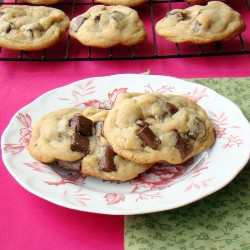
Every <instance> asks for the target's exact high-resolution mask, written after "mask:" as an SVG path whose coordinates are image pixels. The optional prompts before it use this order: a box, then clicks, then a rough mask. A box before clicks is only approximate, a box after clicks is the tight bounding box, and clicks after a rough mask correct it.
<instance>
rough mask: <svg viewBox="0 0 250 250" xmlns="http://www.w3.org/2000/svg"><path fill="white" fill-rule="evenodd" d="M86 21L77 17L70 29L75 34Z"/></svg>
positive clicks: (84, 18)
mask: <svg viewBox="0 0 250 250" xmlns="http://www.w3.org/2000/svg"><path fill="white" fill-rule="evenodd" d="M87 19H88V18H86V17H81V16H79V17H78V18H77V19H76V21H75V23H74V25H73V27H72V29H73V31H75V32H77V31H78V30H79V29H80V27H81V26H82V25H83V23H84V22H85V21H86V20H87Z"/></svg>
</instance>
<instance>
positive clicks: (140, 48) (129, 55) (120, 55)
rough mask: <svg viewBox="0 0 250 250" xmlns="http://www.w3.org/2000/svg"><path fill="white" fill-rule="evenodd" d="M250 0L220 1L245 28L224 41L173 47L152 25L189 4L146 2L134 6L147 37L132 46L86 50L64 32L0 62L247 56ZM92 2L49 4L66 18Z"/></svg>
mask: <svg viewBox="0 0 250 250" xmlns="http://www.w3.org/2000/svg"><path fill="white" fill-rule="evenodd" d="M249 1H250V0H237V1H234V0H231V1H229V0H227V1H226V0H225V1H224V2H225V3H226V4H228V5H229V6H231V7H232V8H233V9H235V10H236V11H238V12H239V13H240V14H241V15H242V17H243V19H244V20H245V22H246V26H247V29H246V31H245V32H243V33H242V34H240V35H239V36H238V37H236V38H234V39H231V40H230V41H227V42H216V43H211V44H206V45H193V44H176V43H172V42H169V41H167V40H165V39H164V38H161V37H159V36H158V35H157V34H156V33H155V24H156V22H157V21H159V20H160V19H162V18H163V17H164V16H165V14H166V13H167V12H168V11H170V10H171V9H175V8H181V9H183V8H187V7H189V6H191V5H192V4H193V3H192V2H193V1H191V0H190V1H188V0H186V1H184V0H149V1H148V2H147V3H145V4H143V5H141V6H138V7H135V8H134V9H136V10H137V12H138V14H139V16H140V18H141V19H142V21H143V23H144V25H145V27H146V30H147V33H148V37H147V39H146V40H145V41H144V42H142V43H141V44H138V45H136V46H131V47H126V46H121V45H118V46H115V47H113V48H109V49H100V48H94V47H87V46H84V45H82V44H80V43H79V42H78V41H77V40H75V39H74V38H71V37H70V36H69V35H68V33H66V35H65V36H64V38H62V39H61V40H60V41H59V42H58V43H57V44H56V45H55V46H53V47H51V48H48V49H45V50H42V51H32V52H27V51H14V50H9V49H5V48H0V61H94V60H96V61H98V60H99V61H101V60H143V59H145V60H146V59H167V58H183V57H204V56H207V57H209V56H222V55H224V56H225V55H242V54H250V50H249V47H250V44H249V43H250V17H249V16H250V15H249V14H250V2H249ZM10 4H24V3H23V2H21V0H20V2H19V0H14V1H3V0H0V5H10ZM95 4H98V3H97V2H95V1H94V0H72V1H70V0H65V1H64V2H60V3H59V4H56V5H53V6H51V7H55V8H58V9H61V10H63V11H64V12H65V13H66V14H67V15H68V16H69V18H70V19H72V18H73V17H75V16H77V15H79V14H81V13H83V12H85V11H87V9H89V8H90V7H92V6H93V5H95Z"/></svg>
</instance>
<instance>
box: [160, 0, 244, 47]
mask: <svg viewBox="0 0 250 250" xmlns="http://www.w3.org/2000/svg"><path fill="white" fill-rule="evenodd" d="M155 30H156V33H157V34H158V35H159V36H161V37H164V38H165V39H167V40H169V41H171V42H174V43H194V44H206V43H211V42H216V41H226V40H229V39H231V38H233V37H235V36H237V35H239V34H240V33H241V32H243V31H244V30H245V23H244V21H243V19H242V17H241V15H240V14H239V13H238V12H236V11H234V10H233V9H232V8H231V7H229V6H228V5H227V4H225V3H222V2H219V1H212V2H209V3H208V4H207V5H206V6H201V5H194V6H192V7H188V8H186V9H173V10H171V11H170V12H168V13H167V14H166V16H165V17H164V18H163V19H161V20H160V21H158V22H157V23H156V26H155Z"/></svg>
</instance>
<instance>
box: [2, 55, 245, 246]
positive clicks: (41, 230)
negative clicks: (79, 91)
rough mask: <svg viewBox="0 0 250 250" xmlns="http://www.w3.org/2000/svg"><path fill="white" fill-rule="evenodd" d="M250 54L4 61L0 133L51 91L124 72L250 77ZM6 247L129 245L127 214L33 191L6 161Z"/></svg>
mask: <svg viewBox="0 0 250 250" xmlns="http://www.w3.org/2000/svg"><path fill="white" fill-rule="evenodd" d="M249 63H250V55H243V56H232V57H231V56H230V57H229V56H228V57H218V58H212V57H211V58H206V59H205V58H196V59H167V60H145V61H133V62H131V61H113V62H65V63H61V62H58V63H36V62H1V63H0V100H1V118H0V120H1V122H0V133H1V134H2V132H3V130H4V129H5V127H6V126H7V124H8V122H9V121H10V119H11V117H12V116H13V115H14V113H16V112H17V111H18V110H19V109H20V108H22V107H23V106H24V105H26V104H28V103H29V102H31V101H32V100H34V99H35V98H37V97H38V96H40V95H41V94H43V93H45V92H46V91H48V90H51V89H54V88H56V87H60V86H63V85H66V84H69V83H71V82H74V81H77V80H80V79H84V78H88V77H93V76H103V75H111V74H118V73H119V74H120V73H143V72H146V71H150V72H151V73H152V74H161V75H169V76H174V77H179V78H194V77H195V78H200V77H243V76H250V70H249ZM0 171H1V174H0V201H1V202H0V225H1V233H0V249H37V250H39V249H61V250H62V249H116V250H119V249H123V248H124V239H123V237H124V224H123V223H124V222H123V219H124V218H123V216H108V215H98V214H90V213H85V212H79V211H74V210H70V209H67V208H63V207H60V206H58V205H54V204H51V203H49V202H48V201H45V200H43V199H41V198H38V197H36V196H34V195H33V194H30V193H29V192H28V191H26V190H25V189H23V188H22V187H21V186H20V185H19V184H18V183H17V182H16V181H15V180H14V179H13V178H12V176H11V175H10V174H9V173H8V171H7V170H6V168H5V166H4V164H3V163H2V161H1V162H0Z"/></svg>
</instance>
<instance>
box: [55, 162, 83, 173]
mask: <svg viewBox="0 0 250 250" xmlns="http://www.w3.org/2000/svg"><path fill="white" fill-rule="evenodd" d="M81 162H82V160H78V161H62V160H58V161H57V165H58V166H59V167H60V168H63V169H66V170H70V171H77V172H80V171H81Z"/></svg>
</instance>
